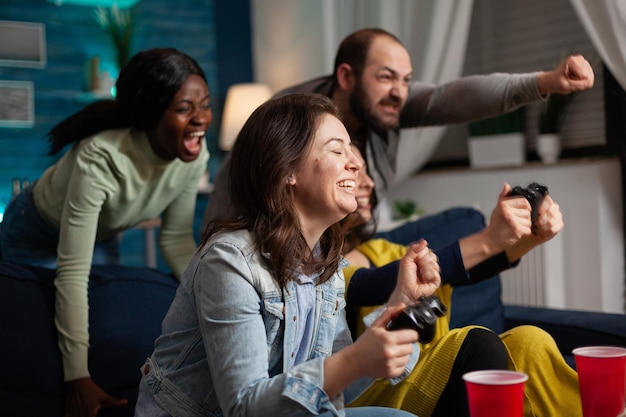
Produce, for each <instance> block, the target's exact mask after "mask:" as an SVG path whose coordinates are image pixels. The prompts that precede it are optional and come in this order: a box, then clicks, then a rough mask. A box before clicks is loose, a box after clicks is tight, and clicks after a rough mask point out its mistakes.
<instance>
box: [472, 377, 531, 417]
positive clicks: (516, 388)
mask: <svg viewBox="0 0 626 417" xmlns="http://www.w3.org/2000/svg"><path fill="white" fill-rule="evenodd" d="M463 379H464V380H465V387H466V389H467V400H468V403H469V411H470V416H471V417H493V416H506V417H522V416H523V415H524V385H525V383H526V381H527V380H528V375H526V374H524V373H521V372H515V371H505V370H485V371H474V372H468V373H466V374H465V375H463Z"/></svg>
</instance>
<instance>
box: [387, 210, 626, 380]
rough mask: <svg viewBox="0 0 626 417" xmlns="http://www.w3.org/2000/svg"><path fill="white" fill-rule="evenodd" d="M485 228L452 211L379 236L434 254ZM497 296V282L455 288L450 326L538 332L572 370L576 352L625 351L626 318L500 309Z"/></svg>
mask: <svg viewBox="0 0 626 417" xmlns="http://www.w3.org/2000/svg"><path fill="white" fill-rule="evenodd" d="M484 227H485V218H484V216H483V215H482V214H481V213H480V212H479V211H477V210H475V209H473V208H469V207H455V208H452V209H449V210H446V211H443V212H441V213H438V214H435V215H432V216H427V217H425V218H422V219H420V220H419V221H416V222H411V223H408V224H406V225H404V226H402V227H399V228H397V229H394V230H392V231H389V232H385V233H379V234H378V236H380V237H384V238H386V239H388V240H390V241H392V242H397V243H401V244H408V243H410V242H414V241H415V240H416V238H417V237H423V238H425V239H426V240H427V241H428V243H429V245H430V246H431V247H432V248H434V249H437V248H439V247H442V246H445V245H448V244H450V242H453V241H455V240H458V239H460V238H462V237H464V236H467V235H470V234H472V233H475V232H477V231H479V230H481V229H483V228H484ZM501 291H502V287H501V278H500V276H495V277H493V278H490V279H488V280H485V281H482V282H479V283H476V284H473V285H463V286H457V287H455V288H454V290H453V291H452V306H451V317H450V326H451V327H463V326H466V325H470V324H479V325H483V326H485V327H488V328H490V329H492V330H493V331H495V332H496V333H501V332H503V331H504V330H507V329H511V328H513V327H516V326H520V325H524V324H529V325H535V326H538V327H540V328H542V329H544V330H546V331H547V332H549V333H550V334H551V335H552V337H553V338H554V339H555V341H556V343H557V345H558V346H559V349H560V351H561V353H562V354H563V356H564V357H565V360H566V361H567V362H568V363H569V364H570V365H571V366H572V367H574V368H575V362H574V356H573V355H572V350H573V349H574V348H575V347H579V346H583V345H593V344H599V345H614V346H625V347H626V315H623V314H609V313H596V312H588V311H575V310H556V309H549V308H537V307H524V306H513V305H504V304H503V302H502V297H501Z"/></svg>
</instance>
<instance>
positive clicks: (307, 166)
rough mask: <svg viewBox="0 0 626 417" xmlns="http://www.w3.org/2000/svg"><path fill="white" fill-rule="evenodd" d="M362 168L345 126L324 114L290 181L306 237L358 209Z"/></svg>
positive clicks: (318, 232) (319, 232)
mask: <svg viewBox="0 0 626 417" xmlns="http://www.w3.org/2000/svg"><path fill="white" fill-rule="evenodd" d="M360 169H361V164H360V162H359V160H358V159H357V157H356V156H355V154H354V153H353V151H352V147H351V145H350V137H349V136H348V132H347V131H346V128H345V126H344V125H343V123H341V121H339V119H337V118H336V117H335V116H332V115H330V114H324V115H323V116H322V117H321V120H320V121H319V126H318V128H317V131H316V133H315V137H314V139H313V142H312V144H311V148H310V150H309V152H308V154H307V156H306V158H305V160H304V163H303V164H302V165H301V166H300V167H299V168H298V169H297V170H296V171H295V172H294V173H293V174H292V175H291V176H290V177H289V178H288V180H287V183H288V185H289V186H293V187H294V188H293V195H294V205H295V207H296V210H297V212H298V215H299V217H300V222H301V224H302V227H303V232H304V234H305V236H306V235H307V234H308V233H309V232H312V233H314V234H321V232H323V231H324V230H325V229H326V228H328V227H329V226H330V225H332V224H333V223H336V222H338V221H339V220H341V219H342V218H344V217H345V216H346V215H348V214H349V213H351V212H353V211H354V210H356V208H357V202H356V187H355V183H356V180H357V177H358V176H359V171H360Z"/></svg>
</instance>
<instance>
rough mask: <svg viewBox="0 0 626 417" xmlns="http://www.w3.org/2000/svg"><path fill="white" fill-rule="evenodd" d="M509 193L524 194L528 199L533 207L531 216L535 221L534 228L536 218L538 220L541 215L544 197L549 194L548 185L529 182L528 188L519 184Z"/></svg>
mask: <svg viewBox="0 0 626 417" xmlns="http://www.w3.org/2000/svg"><path fill="white" fill-rule="evenodd" d="M509 195H512V196H514V195H518V196H522V197H524V198H526V200H528V202H529V203H530V207H531V209H532V211H531V215H530V218H531V220H532V222H533V228H534V225H535V220H537V216H538V215H539V206H540V205H541V202H542V201H543V198H544V197H545V196H547V195H548V187H546V186H545V185H541V184H537V183H536V182H533V183H532V184H529V185H528V187H526V188H522V187H520V186H519V185H518V186H516V187H513V189H512V190H511V192H510V193H509Z"/></svg>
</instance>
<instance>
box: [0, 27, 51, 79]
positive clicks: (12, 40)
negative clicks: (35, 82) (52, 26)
mask: <svg viewBox="0 0 626 417" xmlns="http://www.w3.org/2000/svg"><path fill="white" fill-rule="evenodd" d="M0 40H1V41H0V66H4V67H25V68H43V67H45V66H46V25H45V24H43V23H36V22H20V21H13V20H0Z"/></svg>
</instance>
